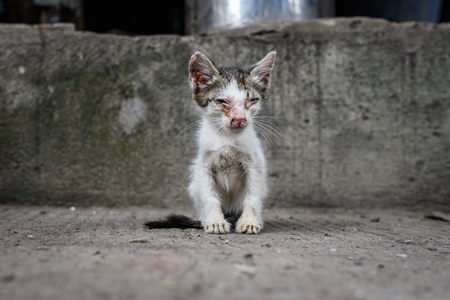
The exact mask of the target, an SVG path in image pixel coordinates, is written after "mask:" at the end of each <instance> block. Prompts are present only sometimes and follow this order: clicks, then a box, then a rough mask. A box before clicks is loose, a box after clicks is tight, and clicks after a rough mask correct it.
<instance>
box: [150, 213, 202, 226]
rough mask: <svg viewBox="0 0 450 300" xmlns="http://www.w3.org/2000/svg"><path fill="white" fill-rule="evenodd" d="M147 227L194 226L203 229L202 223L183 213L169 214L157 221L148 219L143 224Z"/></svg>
mask: <svg viewBox="0 0 450 300" xmlns="http://www.w3.org/2000/svg"><path fill="white" fill-rule="evenodd" d="M144 226H145V227H147V228H148V229H158V228H181V229H188V228H195V229H203V226H202V223H201V222H200V221H198V220H193V219H191V218H188V217H186V216H183V215H177V214H171V215H168V216H167V217H165V218H164V219H162V220H159V221H150V222H147V223H145V224H144Z"/></svg>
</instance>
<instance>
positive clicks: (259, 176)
mask: <svg viewBox="0 0 450 300" xmlns="http://www.w3.org/2000/svg"><path fill="white" fill-rule="evenodd" d="M263 169H264V168H261V169H250V170H248V175H247V176H248V179H247V182H248V186H247V194H246V195H245V198H244V203H243V209H242V215H241V217H240V218H239V220H238V221H237V223H236V232H237V233H249V234H252V233H254V234H258V233H259V232H260V231H261V229H262V228H263V220H262V216H261V211H262V206H263V199H264V197H265V195H266V182H265V172H263Z"/></svg>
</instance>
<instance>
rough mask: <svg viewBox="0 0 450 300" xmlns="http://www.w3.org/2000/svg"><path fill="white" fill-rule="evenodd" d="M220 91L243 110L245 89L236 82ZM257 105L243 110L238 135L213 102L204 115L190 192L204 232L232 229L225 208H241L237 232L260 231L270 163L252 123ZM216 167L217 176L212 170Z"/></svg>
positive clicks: (235, 209)
mask: <svg viewBox="0 0 450 300" xmlns="http://www.w3.org/2000/svg"><path fill="white" fill-rule="evenodd" d="M220 95H221V96H223V97H224V98H227V99H230V100H232V101H233V105H234V106H236V108H238V109H242V110H244V111H245V108H244V101H245V98H246V92H245V91H242V90H240V89H239V87H238V85H237V84H236V82H235V81H231V82H230V84H228V85H227V86H226V87H225V88H224V89H223V90H222V91H221V92H220ZM258 109H259V103H258V104H256V105H253V106H252V107H250V109H249V110H247V111H246V112H245V113H246V118H247V125H246V127H245V128H244V129H239V132H237V133H236V132H234V130H233V129H230V128H229V122H230V120H229V119H228V118H227V117H226V116H225V115H224V114H223V112H221V111H220V109H218V107H217V106H213V105H212V104H211V105H209V106H208V107H207V109H206V111H204V113H203V117H202V120H201V122H200V128H199V131H198V137H197V138H198V154H197V157H196V158H195V160H194V162H193V165H192V168H191V184H190V185H189V193H190V196H191V198H192V199H193V201H194V204H195V207H196V209H197V211H198V212H199V214H200V220H201V222H202V225H203V227H204V228H205V231H206V232H209V233H227V232H229V231H230V224H228V222H227V221H226V220H225V218H224V213H225V212H234V213H239V212H242V215H241V217H240V218H239V220H238V222H237V226H236V231H237V232H241V233H245V232H247V233H259V231H260V230H261V229H262V227H263V221H262V217H261V210H262V204H263V199H264V197H265V196H266V193H267V190H266V161H265V158H264V154H263V150H262V147H261V143H260V141H259V139H258V137H257V134H256V132H255V130H254V128H253V126H252V123H251V117H252V116H253V115H254V114H255V113H256V111H257V110H258ZM241 166H242V167H241ZM213 169H216V172H217V173H216V174H212V170H213ZM214 176H215V177H214Z"/></svg>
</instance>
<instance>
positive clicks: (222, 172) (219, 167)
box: [209, 147, 251, 202]
mask: <svg viewBox="0 0 450 300" xmlns="http://www.w3.org/2000/svg"><path fill="white" fill-rule="evenodd" d="M209 157H210V159H209V161H210V166H209V168H210V174H211V177H212V178H213V180H214V183H215V185H216V187H217V188H218V189H219V192H220V194H221V195H222V196H223V197H224V198H226V200H228V201H227V202H230V201H233V198H234V197H236V196H238V194H240V193H242V191H243V189H244V188H245V185H246V184H247V176H248V167H249V164H250V163H251V157H250V155H249V154H247V153H244V152H242V151H239V150H238V149H236V148H233V147H224V148H222V149H220V150H218V151H210V152H209Z"/></svg>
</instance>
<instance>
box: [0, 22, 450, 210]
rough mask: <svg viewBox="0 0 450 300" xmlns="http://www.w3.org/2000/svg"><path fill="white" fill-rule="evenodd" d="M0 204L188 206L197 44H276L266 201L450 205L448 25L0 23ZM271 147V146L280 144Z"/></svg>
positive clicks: (221, 59) (258, 47) (241, 53)
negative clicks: (191, 70)
mask: <svg viewBox="0 0 450 300" xmlns="http://www.w3.org/2000/svg"><path fill="white" fill-rule="evenodd" d="M0 41H1V43H0V105H1V106H0V108H1V109H0V166H1V169H0V202H14V203H27V204H49V205H75V204H76V205H127V204H133V205H140V204H151V205H154V206H159V207H172V206H177V207H180V206H181V207H183V206H184V207H185V206H187V205H190V202H189V201H188V200H187V196H186V193H185V186H186V183H187V172H186V170H187V167H188V165H189V162H190V159H191V158H192V156H193V153H194V150H195V149H194V147H193V146H192V145H189V140H190V138H191V137H192V135H193V134H194V130H188V131H186V132H184V133H182V134H180V135H178V134H179V133H180V132H181V131H182V130H183V129H184V128H185V127H186V126H187V125H188V124H190V123H192V122H194V121H195V120H196V116H195V112H194V109H193V103H192V101H191V99H190V91H189V88H188V83H187V63H188V60H189V57H190V55H191V54H192V53H193V52H194V51H195V50H197V49H198V50H201V51H203V52H205V53H206V54H207V55H209V56H210V57H211V58H212V59H213V60H214V62H216V63H217V64H218V65H235V64H236V65H250V64H253V63H254V62H256V61H257V60H258V59H260V58H261V57H263V56H264V55H265V54H266V53H267V52H268V51H270V50H273V49H276V50H277V51H278V56H277V66H276V69H275V73H274V82H273V84H272V90H271V91H270V95H269V99H268V101H267V103H265V111H264V113H263V114H264V115H268V116H275V117H279V118H278V119H276V120H275V121H274V122H275V123H277V124H278V126H279V127H280V128H281V131H282V135H283V137H284V143H285V146H284V147H283V148H279V147H273V148H271V147H270V146H269V145H268V144H266V145H265V146H266V148H267V149H266V154H267V157H268V159H269V164H270V190H271V196H270V198H269V199H268V201H267V206H268V207H271V206H277V207H294V206H305V205H313V206H319V205H320V206H323V205H325V206H349V207H350V206H351V207H385V206H403V205H408V206H410V205H428V206H434V207H438V206H440V207H444V208H448V207H449V200H448V199H450V185H449V184H448V182H450V156H449V155H448V153H450V139H449V132H450V89H449V82H450V72H449V70H450V26H449V25H448V24H443V25H431V24H417V23H404V24H397V23H389V22H386V21H383V20H370V19H364V18H351V19H326V20H320V21H312V22H306V23H296V24H282V25H265V26H263V27H261V26H255V27H249V28H245V29H240V30H232V31H228V32H221V33H220V34H218V33H213V34H210V35H206V36H185V37H182V36H145V37H144V36H143V37H123V36H113V35H99V34H93V33H89V32H76V31H74V30H73V27H71V26H67V25H62V26H35V27H28V26H23V25H1V26H0ZM272 143H274V142H272Z"/></svg>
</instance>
